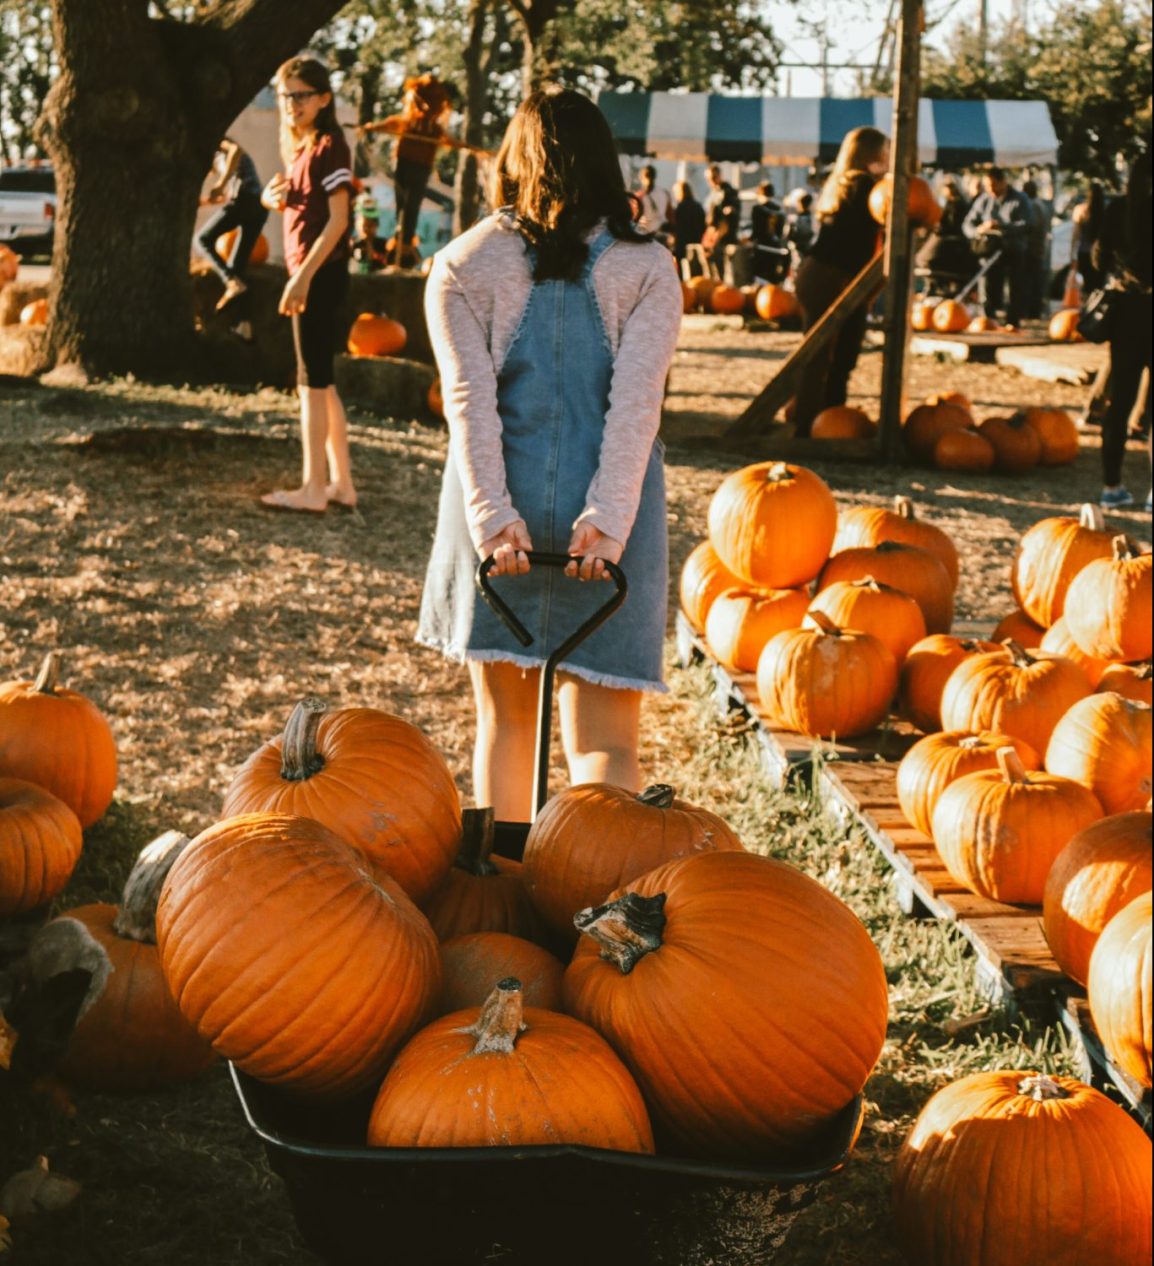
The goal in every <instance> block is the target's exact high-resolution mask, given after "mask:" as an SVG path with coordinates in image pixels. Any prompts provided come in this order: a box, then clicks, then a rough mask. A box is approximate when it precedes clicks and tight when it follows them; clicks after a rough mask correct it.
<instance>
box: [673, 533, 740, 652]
mask: <svg viewBox="0 0 1154 1266" xmlns="http://www.w3.org/2000/svg"><path fill="white" fill-rule="evenodd" d="M740 587H741V581H740V580H739V579H738V578H737V577H736V576H735V575H734V574H733V572H731V571H730V570H729V568H728V567H726V566H725V564H724V563H723V562H722V561H721V559H720V558H718V557H717V551H716V550H715V549H714V548H713V546H712V545H710V543H709V542H708V541H702V542H701V543H700V544H699V545H697V546H695V547H694V549H693V551H692V552H691V553H690V555H689V557H688V558H687V559H686V560H685V566H684V567H682V569H681V587H680V592H681V609H682V611H684V612H685V618H686V619H687V620H688V621H689V623H690V624H692V625H693V627H694V628H695V629H696V630H697V631H698V633H703V632H704V631H705V621H706V618H707V617H708V615H709V608H710V607H711V606H712V605H713V603H714V601H715V600H716V598H717V596H718V594H721V593H724V592H725V590H726V589H736V588H740Z"/></svg>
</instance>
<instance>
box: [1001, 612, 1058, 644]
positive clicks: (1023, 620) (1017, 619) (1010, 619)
mask: <svg viewBox="0 0 1154 1266" xmlns="http://www.w3.org/2000/svg"><path fill="white" fill-rule="evenodd" d="M1045 636H1046V630H1045V629H1043V628H1041V627H1039V626H1038V625H1037V624H1035V623H1034V621H1033V620H1031V619H1030V617H1029V616H1028V615H1027V614H1026V613H1025V612H1024V611H1011V612H1010V614H1009V615H1004V616H1002V618H1001V619H1000V620H999V621H998V623H997V624H996V625H995V626H994V631H993V632H992V633H991V634H990V641H991V642H998V643H1001V642H1017V643H1018V645H1019V646H1024V647H1025V648H1026V650H1028V651H1032V650H1037V648H1038V647H1039V646H1041V644H1042V638H1044V637H1045Z"/></svg>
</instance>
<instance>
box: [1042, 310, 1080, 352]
mask: <svg viewBox="0 0 1154 1266" xmlns="http://www.w3.org/2000/svg"><path fill="white" fill-rule="evenodd" d="M1081 315H1082V314H1081V312H1080V311H1079V310H1078V309H1077V308H1059V310H1058V311H1057V312H1055V313H1054V315H1053V316H1052V317H1051V318H1050V324H1049V325H1048V326H1047V327H1046V332H1047V334H1049V336H1050V337H1051V338H1052V339H1053V340H1054V342H1055V343H1077V342H1080V341H1081V338H1082V336H1081V334H1079V333H1078V318H1079V317H1080V316H1081Z"/></svg>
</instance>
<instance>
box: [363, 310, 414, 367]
mask: <svg viewBox="0 0 1154 1266" xmlns="http://www.w3.org/2000/svg"><path fill="white" fill-rule="evenodd" d="M408 341H409V334H408V331H407V330H406V329H405V327H404V326H403V325H402V324H401V323H400V321H394V320H393V319H392V318H391V317H386V316H377V314H376V313H375V312H362V313H361V314H360V316H358V317H357V319H356V320H355V321H354V322H353V325H352V328H351V329H350V330H349V339H348V348H349V355H351V356H396V355H398V354H399V353H400V352H402V351H404V348H405V344H406V343H407V342H408Z"/></svg>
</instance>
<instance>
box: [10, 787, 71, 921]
mask: <svg viewBox="0 0 1154 1266" xmlns="http://www.w3.org/2000/svg"><path fill="white" fill-rule="evenodd" d="M82 844H83V835H82V834H81V829H80V820H79V819H78V818H77V816H76V814H75V813H73V812H72V810H71V809H70V808H69V807H68V806H67V805H66V804H65V803H64V801H63V800H60V799H59V798H58V797H56V796H54V795H53V794H52V793H51V792H50V791H45V790H44V788H43V787H38V786H37V785H36V784H35V783H31V782H28V781H27V780H26V779H23V778H0V919H4V918H8V917H10V916H11V915H14V914H24V913H26V912H27V911H29V910H35V909H36V908H37V907H38V906H42V905H44V904H45V903H46V902H48V901H51V900H52V898H53V897H55V896H56V895H57V894H58V893H59V892H60V891H61V890H62V889H63V888H64V885H65V884H67V883H68V880H69V879H70V878H71V877H72V872H73V870H74V869H75V867H76V863H77V861H78V860H79V858H80V850H81V847H82Z"/></svg>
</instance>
